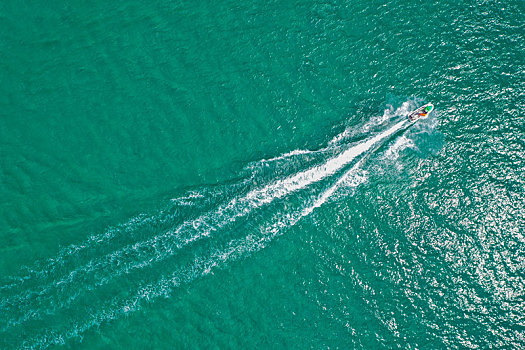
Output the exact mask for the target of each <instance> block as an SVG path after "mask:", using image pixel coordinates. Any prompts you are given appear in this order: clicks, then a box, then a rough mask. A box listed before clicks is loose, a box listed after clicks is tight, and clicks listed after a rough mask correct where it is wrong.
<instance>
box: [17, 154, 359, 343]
mask: <svg viewBox="0 0 525 350" xmlns="http://www.w3.org/2000/svg"><path fill="white" fill-rule="evenodd" d="M362 163H363V159H361V160H360V161H359V162H357V163H356V164H355V165H354V166H353V167H352V168H351V169H350V170H348V171H346V172H345V173H344V174H343V175H342V176H341V178H340V179H338V180H337V181H336V183H335V184H334V185H332V186H331V187H330V188H328V189H327V190H325V191H324V192H323V193H322V194H321V195H320V196H318V197H317V199H316V200H315V201H313V202H311V203H310V204H309V205H307V206H305V207H304V208H303V209H301V210H298V211H296V212H295V213H293V214H285V215H284V216H283V217H281V218H280V219H279V220H277V221H276V222H274V223H273V224H271V225H268V226H266V227H264V228H262V229H261V233H262V234H261V236H260V237H255V235H249V236H247V237H245V238H242V239H237V240H232V241H230V242H229V243H228V245H227V247H226V248H225V249H223V250H219V251H216V252H214V253H213V254H212V255H211V256H210V257H209V258H207V259H202V258H200V257H198V258H196V259H195V260H194V262H193V263H192V264H191V265H190V266H188V267H185V268H181V269H178V270H176V271H174V272H172V273H171V274H170V275H169V276H168V277H165V278H162V279H160V280H158V281H157V282H156V283H155V284H151V283H149V284H146V285H144V286H141V287H139V288H138V289H137V291H136V292H135V295H134V296H133V297H131V298H129V299H127V300H125V301H123V302H117V303H113V304H112V305H111V307H110V309H109V310H103V311H99V312H97V313H96V314H94V315H93V316H92V317H91V319H90V320H89V321H87V322H85V323H83V324H81V325H79V324H74V325H72V327H71V328H70V329H69V330H68V331H67V332H65V333H63V334H56V332H49V333H47V334H44V335H42V336H39V337H36V338H33V339H32V340H31V341H27V342H24V344H23V346H24V347H30V348H36V347H39V348H47V347H49V346H51V345H55V344H65V341H66V340H67V339H70V338H73V337H77V336H80V335H81V334H83V333H85V332H86V331H87V330H89V329H91V328H93V327H99V326H101V325H102V324H103V323H105V322H109V321H111V320H115V319H118V318H120V317H121V316H123V315H126V314H128V313H130V312H133V311H138V310H140V309H141V307H142V306H143V304H144V302H152V301H154V300H155V299H158V298H159V297H165V298H167V297H169V296H170V295H171V294H172V292H173V290H174V289H175V288H177V287H179V286H181V285H183V284H187V283H190V282H191V281H193V280H195V279H197V278H200V277H204V276H206V275H208V274H210V273H211V271H212V270H213V269H214V268H220V267H221V266H222V265H224V264H226V263H231V262H234V261H236V260H238V259H240V258H243V257H246V256H249V255H251V254H253V253H255V252H257V251H260V250H262V249H264V248H265V247H266V246H267V245H268V244H269V243H270V242H272V241H273V240H274V239H275V238H276V237H278V236H280V235H282V234H283V233H284V232H283V231H284V230H285V229H288V228H290V227H292V226H294V225H295V224H296V223H297V222H298V221H299V220H301V219H302V218H303V217H306V216H308V215H310V214H311V213H312V212H313V211H314V210H315V209H316V208H319V207H320V206H322V205H323V204H324V203H326V202H327V201H328V199H329V198H330V197H331V196H332V195H333V194H334V192H335V191H336V190H337V189H338V188H339V187H341V185H342V184H344V183H345V182H347V181H348V179H350V178H351V177H352V176H353V175H355V174H356V172H357V171H358V170H359V169H360V168H361V166H362ZM359 183H360V182H354V186H353V187H356V186H358V185H359Z"/></svg>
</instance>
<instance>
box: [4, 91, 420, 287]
mask: <svg viewBox="0 0 525 350" xmlns="http://www.w3.org/2000/svg"><path fill="white" fill-rule="evenodd" d="M409 107H410V103H409V101H406V102H404V103H403V104H402V105H401V106H400V107H399V108H397V109H396V110H392V109H387V110H385V111H384V113H383V115H382V116H381V117H377V118H372V119H371V120H370V121H368V122H367V123H366V124H365V125H364V126H363V127H361V128H360V129H359V130H358V131H359V132H361V133H365V132H368V131H369V130H370V129H371V128H372V127H373V126H377V125H379V124H381V123H383V122H384V121H386V120H388V119H389V118H392V117H394V116H398V115H401V114H406V113H407V112H408V110H409ZM354 134H356V132H351V131H350V130H348V129H347V130H345V131H343V132H342V133H340V134H339V135H337V136H335V137H334V138H333V139H332V140H331V141H330V142H329V143H328V146H327V147H325V148H322V149H320V150H317V151H310V150H295V151H291V152H288V153H285V154H283V155H281V156H278V157H275V158H271V159H263V160H261V161H260V162H263V163H268V162H273V161H278V160H282V159H287V158H290V157H294V156H298V155H303V154H313V153H323V152H327V151H329V150H330V149H331V148H333V146H334V145H337V144H339V142H340V141H342V140H344V139H346V138H347V137H348V136H351V135H354ZM338 147H339V146H338ZM248 168H250V166H248ZM193 198H201V195H200V194H195V193H190V195H188V196H186V197H181V198H176V199H173V200H172V202H175V203H177V204H180V205H186V204H187V203H186V201H185V200H186V199H193ZM156 219H157V218H156V217H148V216H146V215H145V214H141V215H138V216H136V217H135V218H133V219H131V220H129V221H128V222H126V223H125V224H122V225H117V226H115V227H111V228H109V229H108V230H107V231H106V232H104V233H101V234H94V235H91V236H89V237H88V238H87V239H86V240H84V241H83V242H81V243H77V244H71V245H69V246H67V247H65V248H62V249H61V250H60V251H59V252H58V254H57V256H56V257H55V258H52V259H48V260H46V263H45V265H44V267H42V268H40V270H38V271H29V272H28V273H27V274H26V275H24V276H9V277H7V279H10V280H11V281H12V282H10V283H9V284H4V285H1V286H0V291H3V290H10V289H12V288H15V287H17V286H21V285H22V284H23V283H24V282H25V281H26V280H29V279H31V278H32V277H44V276H46V275H48V274H49V273H50V271H54V270H55V269H56V267H58V266H61V265H62V264H63V262H64V259H66V258H70V257H73V256H75V255H77V254H79V253H80V252H82V251H84V250H86V249H89V248H90V247H92V246H93V245H98V244H102V243H107V242H110V241H111V240H113V239H114V238H116V237H117V236H119V235H121V234H122V233H126V232H130V231H133V230H134V229H135V228H136V225H137V224H139V225H140V224H146V223H147V222H150V221H155V220H156ZM37 294H38V293H37Z"/></svg>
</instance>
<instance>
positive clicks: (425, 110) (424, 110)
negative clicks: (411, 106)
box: [408, 103, 434, 122]
mask: <svg viewBox="0 0 525 350" xmlns="http://www.w3.org/2000/svg"><path fill="white" fill-rule="evenodd" d="M433 110H434V105H433V104H432V103H427V104H426V105H424V106H421V107H419V108H418V109H416V110H415V111H412V112H410V113H409V114H408V120H410V121H411V122H415V121H417V120H419V119H425V118H427V117H428V115H429V114H430V112H432V111H433Z"/></svg>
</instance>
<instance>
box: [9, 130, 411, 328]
mask: <svg viewBox="0 0 525 350" xmlns="http://www.w3.org/2000/svg"><path fill="white" fill-rule="evenodd" d="M406 122H407V121H406V120H403V121H401V122H398V123H397V124H395V125H394V126H393V127H391V128H390V129H388V130H386V131H384V132H382V133H380V134H378V135H376V136H375V137H372V138H370V139H368V140H367V141H364V142H361V143H360V144H357V145H355V146H353V147H350V148H349V149H347V150H346V151H344V152H342V153H341V154H339V155H338V156H336V157H334V158H332V159H330V160H328V161H327V162H326V163H324V164H323V165H320V166H315V167H313V168H310V169H308V170H305V171H303V172H300V173H298V174H296V175H293V176H289V177H288V178H285V179H283V180H279V181H277V182H275V183H273V184H270V185H267V186H265V187H263V188H261V189H255V190H252V191H250V192H249V193H248V194H247V195H246V196H245V197H243V198H240V199H233V200H232V201H230V202H229V203H228V204H227V205H226V206H224V207H219V208H218V209H217V210H216V211H215V212H212V213H211V214H208V215H204V217H200V218H198V219H197V220H192V221H186V222H184V223H183V224H182V225H181V226H179V227H178V228H177V230H175V231H169V232H167V233H164V234H161V235H158V236H155V237H153V238H151V239H149V240H146V241H143V242H140V243H136V244H134V245H130V246H127V247H125V248H123V249H121V250H118V251H116V252H113V253H111V254H108V255H106V256H105V257H103V258H102V259H99V261H98V262H94V261H93V260H92V261H90V262H89V263H88V264H87V265H85V266H83V267H82V268H80V269H77V270H74V271H73V272H71V273H70V274H69V275H68V276H67V277H66V278H65V279H62V280H60V281H58V282H56V281H55V282H54V286H53V285H51V286H49V285H48V286H46V287H44V289H42V290H40V291H39V292H37V293H34V292H29V293H26V296H25V298H23V299H22V298H18V297H17V299H16V300H14V301H15V303H13V300H5V301H4V302H3V303H2V304H4V305H5V304H6V302H9V303H12V304H16V301H21V300H27V298H29V297H31V295H34V294H37V295H39V296H42V295H45V293H46V292H48V291H51V290H52V289H53V287H55V288H56V289H58V290H59V291H60V290H63V288H64V287H65V286H66V285H67V284H70V283H71V282H72V281H73V280H74V279H79V278H81V277H83V276H85V275H86V274H87V273H91V272H93V271H98V270H101V269H103V268H104V267H106V266H111V264H112V263H114V262H115V261H121V260H122V259H126V258H128V259H129V258H133V259H132V260H134V261H135V262H134V263H133V264H131V265H126V264H122V265H123V266H126V267H124V268H120V269H119V270H117V271H112V272H113V273H112V275H111V277H110V279H111V278H114V277H116V276H119V275H122V274H123V273H129V272H130V271H132V270H134V269H141V268H144V267H145V266H149V265H151V264H153V263H156V262H160V261H162V260H165V259H167V258H168V257H171V256H173V255H174V254H175V251H176V250H178V249H180V248H182V247H184V246H186V245H188V244H190V243H192V242H195V241H196V240H198V239H200V238H203V237H206V236H208V235H209V234H210V233H211V232H212V231H215V230H216V229H218V228H221V227H224V226H225V225H226V224H228V223H231V222H234V221H235V220H236V219H237V218H238V217H241V216H245V215H247V214H248V213H250V212H251V211H252V210H253V209H255V208H258V207H260V206H262V205H265V204H269V203H271V202H272V201H273V200H275V199H278V198H282V197H284V196H286V195H288V194H290V193H292V192H294V191H297V190H300V189H303V188H305V187H307V186H308V185H311V184H312V183H315V182H318V181H320V180H322V179H324V178H326V177H328V176H330V175H333V174H335V173H336V172H337V171H339V170H341V169H342V168H343V167H344V166H346V165H347V164H349V163H350V162H351V161H352V160H353V159H355V158H356V157H358V156H359V155H361V154H363V153H364V152H366V151H367V150H369V149H370V148H371V147H372V146H374V145H375V144H377V143H378V142H380V141H381V140H384V139H385V138H387V137H389V136H391V135H392V134H394V133H395V132H396V131H398V130H400V129H401V128H402V127H403V126H404V125H405V123H406ZM217 217H218V218H219V219H218V220H217V221H214V220H213V219H214V218H217ZM207 221H211V222H210V223H208V222H207ZM183 231H192V232H194V233H196V234H194V235H191V236H190V237H188V238H186V239H184V240H182V241H179V242H171V241H170V240H171V239H172V238H173V237H177V236H179V234H180V233H181V232H183ZM152 249H153V252H152ZM137 260H138V262H137ZM110 279H105V280H104V282H103V283H98V284H97V285H96V286H101V285H103V284H105V283H107V282H108V281H109V280H110ZM96 286H95V287H96ZM54 294H56V293H54ZM59 295H60V293H58V296H59ZM55 297H57V295H55ZM72 300H74V298H70V299H69V300H68V301H67V304H69V303H70V302H71V301H72ZM38 301H40V302H41V301H42V300H41V298H40V299H38ZM55 305H58V304H55ZM63 306H64V304H62V307H63ZM35 316H36V317H38V314H34V315H24V316H22V317H21V318H20V319H19V320H17V321H13V320H11V322H9V324H8V325H7V326H6V327H4V330H6V329H8V328H9V327H11V326H14V325H17V324H20V323H23V322H25V321H27V320H28V319H32V318H34V317H35Z"/></svg>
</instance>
